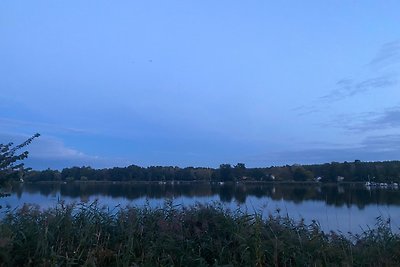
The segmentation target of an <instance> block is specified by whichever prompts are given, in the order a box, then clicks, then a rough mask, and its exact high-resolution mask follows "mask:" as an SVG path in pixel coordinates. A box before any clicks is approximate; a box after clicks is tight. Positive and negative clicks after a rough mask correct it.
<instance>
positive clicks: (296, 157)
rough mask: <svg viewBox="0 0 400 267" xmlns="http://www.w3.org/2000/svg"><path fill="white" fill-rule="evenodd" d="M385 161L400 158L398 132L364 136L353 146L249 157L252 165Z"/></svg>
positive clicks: (327, 147)
mask: <svg viewBox="0 0 400 267" xmlns="http://www.w3.org/2000/svg"><path fill="white" fill-rule="evenodd" d="M356 159H359V160H362V161H385V160H399V159H400V134H397V135H396V134H394V135H375V136H369V137H366V138H365V139H364V140H363V141H362V142H360V143H359V144H357V145H354V146H337V145H336V146H331V147H329V146H326V147H315V148H310V149H299V150H292V151H283V152H275V153H268V154H264V155H258V156H256V157H253V158H251V159H249V162H250V163H252V164H254V165H266V164H267V163H269V164H273V165H286V164H294V163H299V164H314V163H326V162H332V161H338V162H343V161H354V160H356Z"/></svg>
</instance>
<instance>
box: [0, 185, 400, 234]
mask: <svg viewBox="0 0 400 267" xmlns="http://www.w3.org/2000/svg"><path fill="white" fill-rule="evenodd" d="M166 199H172V200H173V203H174V204H176V205H182V206H190V205H194V204H196V203H202V204H208V203H213V202H218V203H221V204H222V205H223V206H224V207H226V208H229V209H232V210H234V209H240V210H242V211H244V212H248V213H254V212H255V211H256V212H262V213H263V215H264V216H268V215H269V214H276V212H277V211H278V210H279V212H280V213H281V214H283V215H286V214H288V215H289V216H290V217H291V218H293V219H296V220H299V219H302V218H303V219H304V220H305V221H306V222H307V223H311V221H312V220H317V221H318V222H319V223H320V224H321V226H322V228H323V229H324V230H325V231H330V230H335V231H341V232H343V233H347V232H352V233H360V232H362V229H367V227H374V225H375V223H376V218H377V217H379V216H380V217H381V218H384V219H388V218H390V220H391V225H392V229H393V231H395V232H400V230H399V227H400V190H399V189H397V190H396V189H369V190H368V189H367V188H365V187H364V186H362V185H349V184H343V185H329V186H323V185H297V184H296V185H293V184H257V185H255V184H223V185H220V184H208V183H196V184H176V183H175V184H173V185H172V184H162V185H160V184H112V183H72V184H26V183H25V184H19V185H17V186H14V187H13V189H12V194H11V196H9V197H5V198H0V205H2V206H3V209H1V210H0V211H4V210H5V208H4V207H5V206H9V207H11V208H18V207H21V206H22V205H23V204H24V203H29V204H38V205H40V206H41V207H42V208H48V207H53V206H55V205H56V204H57V203H58V202H59V201H65V202H66V203H72V202H89V203H90V202H93V201H95V200H98V203H99V204H100V205H101V206H103V205H105V206H106V207H108V208H110V209H114V208H116V207H118V206H126V205H131V206H144V205H150V206H151V207H159V206H162V205H163V204H164V203H165V200H166Z"/></svg>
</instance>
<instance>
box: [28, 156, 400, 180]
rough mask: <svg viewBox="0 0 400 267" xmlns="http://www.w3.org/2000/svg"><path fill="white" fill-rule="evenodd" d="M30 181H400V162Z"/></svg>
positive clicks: (68, 172)
mask: <svg viewBox="0 0 400 267" xmlns="http://www.w3.org/2000/svg"><path fill="white" fill-rule="evenodd" d="M24 179H25V180H27V181H32V182H35V181H300V182H305V181H320V182H329V183H331V182H338V181H339V182H366V181H372V182H386V183H391V182H395V183H400V161H384V162H362V161H359V160H355V161H354V162H343V163H339V162H331V163H325V164H313V165H298V164H295V165H285V166H271V167H265V168H246V166H245V164H243V163H238V164H236V165H234V166H232V165H230V164H221V165H220V167H219V168H216V169H214V168H201V167H187V168H179V167H174V166H151V167H140V166H136V165H130V166H128V167H115V168H108V169H107V168H106V169H94V168H91V167H88V166H83V167H72V168H64V169H63V170H62V171H58V170H50V169H47V170H43V171H31V172H30V173H29V174H27V175H25V177H24Z"/></svg>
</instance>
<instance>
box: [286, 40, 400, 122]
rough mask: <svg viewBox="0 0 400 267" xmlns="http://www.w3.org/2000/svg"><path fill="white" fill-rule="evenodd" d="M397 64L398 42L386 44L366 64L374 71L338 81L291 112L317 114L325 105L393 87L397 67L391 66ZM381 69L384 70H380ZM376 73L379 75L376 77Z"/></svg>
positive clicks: (396, 81) (399, 59)
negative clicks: (310, 101) (327, 90)
mask: <svg viewBox="0 0 400 267" xmlns="http://www.w3.org/2000/svg"><path fill="white" fill-rule="evenodd" d="M397 63H400V41H393V42H389V43H386V44H384V45H382V47H381V49H380V50H379V51H378V52H377V54H376V56H375V57H374V58H373V59H372V60H371V61H370V62H369V64H368V66H370V67H374V69H372V70H371V69H364V70H363V72H364V71H365V72H366V73H365V74H364V75H361V76H359V77H358V78H342V79H340V80H338V81H337V82H336V84H335V85H334V88H333V89H332V90H331V91H329V92H328V93H327V94H325V95H323V96H320V97H318V98H317V99H315V100H314V101H312V103H310V104H309V105H303V106H300V107H296V108H294V109H293V110H294V111H296V112H297V113H298V114H299V115H308V114H311V113H317V112H320V111H321V110H322V109H324V108H325V107H326V104H329V103H334V102H337V101H341V100H344V99H347V98H350V97H355V96H358V95H362V94H364V93H367V92H369V91H377V90H383V89H386V88H390V87H393V86H394V85H396V84H398V80H397V77H398V66H397V65H396V66H394V67H393V66H392V65H395V64H397ZM383 67H385V69H384V70H381V69H383ZM386 67H388V68H386ZM389 67H390V68H389ZM376 68H378V69H379V70H377V69H376ZM371 71H372V72H373V73H371ZM377 73H379V74H378V75H377Z"/></svg>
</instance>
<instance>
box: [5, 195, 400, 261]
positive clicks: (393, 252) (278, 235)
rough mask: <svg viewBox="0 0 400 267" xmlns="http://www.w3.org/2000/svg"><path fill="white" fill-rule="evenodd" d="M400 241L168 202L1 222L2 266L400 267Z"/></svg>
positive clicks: (29, 212) (22, 213)
mask: <svg viewBox="0 0 400 267" xmlns="http://www.w3.org/2000/svg"><path fill="white" fill-rule="evenodd" d="M396 265H400V237H399V235H398V234H395V233H393V232H392V231H391V227H390V222H388V221H384V220H382V219H381V218H378V220H377V225H376V227H375V228H373V229H367V230H365V231H364V232H363V233H362V234H360V235H351V236H344V235H342V234H338V233H335V232H330V233H324V232H323V231H322V230H321V228H320V226H319V225H318V223H317V222H313V223H311V224H310V225H308V224H305V222H304V221H298V222H296V221H294V220H292V219H290V218H289V217H288V216H282V215H281V214H280V213H279V211H278V212H276V213H275V214H273V215H270V216H269V217H268V218H263V217H262V216H261V214H260V213H255V214H254V215H249V214H246V213H242V212H241V211H239V210H236V211H228V210H226V209H224V208H223V207H222V206H221V205H218V204H213V205H205V206H203V205H196V206H193V207H189V208H185V207H180V206H179V207H178V206H174V205H173V203H172V202H171V201H166V203H165V205H164V206H163V207H161V208H150V207H149V206H146V207H142V208H138V207H126V208H117V209H115V210H108V209H106V208H102V207H100V206H99V205H98V203H97V202H94V203H91V204H73V205H65V204H63V203H60V204H58V205H57V206H56V207H54V208H51V209H47V210H44V211H41V210H40V209H39V207H37V206H28V205H26V206H23V207H22V208H20V209H18V210H14V211H8V212H6V214H5V216H4V218H3V219H2V220H1V222H0V266H396Z"/></svg>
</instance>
